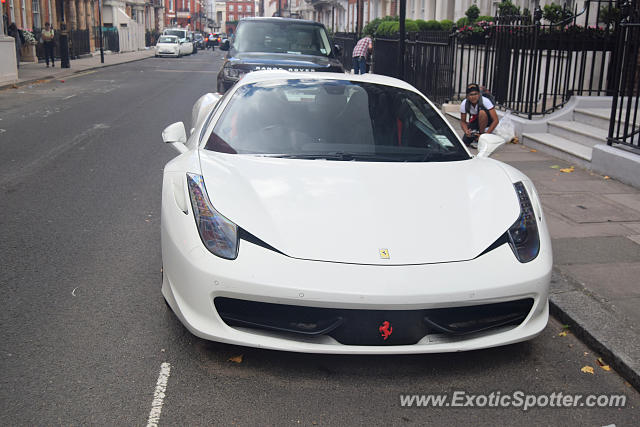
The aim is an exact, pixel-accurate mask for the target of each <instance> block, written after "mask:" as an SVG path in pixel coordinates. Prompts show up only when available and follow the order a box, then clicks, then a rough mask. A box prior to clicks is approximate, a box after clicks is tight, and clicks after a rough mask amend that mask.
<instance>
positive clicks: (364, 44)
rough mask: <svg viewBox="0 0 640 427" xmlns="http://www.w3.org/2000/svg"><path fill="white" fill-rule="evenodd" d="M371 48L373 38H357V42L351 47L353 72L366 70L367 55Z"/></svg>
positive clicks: (360, 72)
mask: <svg viewBox="0 0 640 427" xmlns="http://www.w3.org/2000/svg"><path fill="white" fill-rule="evenodd" d="M372 49H373V40H371V37H369V36H364V37H363V38H361V39H360V40H358V43H356V46H355V47H354V48H353V55H351V56H352V62H353V73H354V74H364V73H366V72H367V57H368V56H369V53H370V52H371V50H372Z"/></svg>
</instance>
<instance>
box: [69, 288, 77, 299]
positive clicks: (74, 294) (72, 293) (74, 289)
mask: <svg viewBox="0 0 640 427" xmlns="http://www.w3.org/2000/svg"><path fill="white" fill-rule="evenodd" d="M76 289H78V288H73V290H72V291H71V295H73V296H74V297H75V296H76Z"/></svg>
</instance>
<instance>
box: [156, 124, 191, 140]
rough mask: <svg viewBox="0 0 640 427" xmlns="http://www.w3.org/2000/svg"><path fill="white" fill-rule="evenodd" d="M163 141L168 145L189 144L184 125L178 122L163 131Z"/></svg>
mask: <svg viewBox="0 0 640 427" xmlns="http://www.w3.org/2000/svg"><path fill="white" fill-rule="evenodd" d="M162 140H163V141H164V142H166V143H167V144H170V143H173V142H181V143H183V144H184V143H186V142H187V132H186V131H185V129H184V123H182V122H176V123H174V124H171V125H169V126H167V127H166V128H164V130H163V131H162Z"/></svg>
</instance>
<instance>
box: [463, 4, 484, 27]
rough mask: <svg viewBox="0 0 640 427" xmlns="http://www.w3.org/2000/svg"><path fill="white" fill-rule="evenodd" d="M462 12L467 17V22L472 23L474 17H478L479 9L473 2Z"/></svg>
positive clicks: (474, 19) (474, 20)
mask: <svg viewBox="0 0 640 427" xmlns="http://www.w3.org/2000/svg"><path fill="white" fill-rule="evenodd" d="M464 14H465V15H466V16H467V18H468V19H469V23H474V22H476V19H478V16H480V9H479V8H478V6H476V5H475V4H472V5H471V6H469V9H467V11H466V12H465V13H464Z"/></svg>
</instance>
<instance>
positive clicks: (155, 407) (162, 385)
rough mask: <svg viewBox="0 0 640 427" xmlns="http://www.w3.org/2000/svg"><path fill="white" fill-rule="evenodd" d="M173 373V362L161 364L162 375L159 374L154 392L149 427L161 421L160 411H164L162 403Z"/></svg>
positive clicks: (156, 426) (155, 425)
mask: <svg viewBox="0 0 640 427" xmlns="http://www.w3.org/2000/svg"><path fill="white" fill-rule="evenodd" d="M170 374H171V363H169V362H164V363H163V364H162V365H160V375H158V381H157V382H156V389H155V391H154V392H153V401H152V402H151V411H150V412H149V419H148V420H147V427H158V422H159V421H160V413H161V412H162V405H163V403H164V398H165V396H166V392H167V382H168V381H169V375H170Z"/></svg>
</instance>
